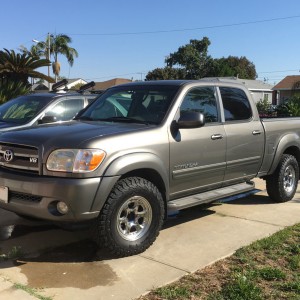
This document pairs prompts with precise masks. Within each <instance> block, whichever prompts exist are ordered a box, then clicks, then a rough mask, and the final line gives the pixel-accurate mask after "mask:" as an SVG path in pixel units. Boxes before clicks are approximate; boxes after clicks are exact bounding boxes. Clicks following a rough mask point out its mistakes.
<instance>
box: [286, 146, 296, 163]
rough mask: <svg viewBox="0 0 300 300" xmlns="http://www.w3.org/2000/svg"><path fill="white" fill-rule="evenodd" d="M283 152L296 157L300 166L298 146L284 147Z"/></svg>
mask: <svg viewBox="0 0 300 300" xmlns="http://www.w3.org/2000/svg"><path fill="white" fill-rule="evenodd" d="M283 154H290V155H293V156H294V157H295V158H296V159H297V162H298V165H299V166H300V150H299V148H298V147H295V146H293V147H289V148H287V149H285V151H284V153H283Z"/></svg>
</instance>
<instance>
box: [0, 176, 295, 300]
mask: <svg viewBox="0 0 300 300" xmlns="http://www.w3.org/2000/svg"><path fill="white" fill-rule="evenodd" d="M256 187H257V188H259V189H261V190H262V191H261V192H259V193H257V194H255V195H251V196H248V197H246V198H244V199H239V200H235V201H232V202H226V203H222V204H213V205H211V206H205V207H201V209H200V208H199V207H196V208H193V209H190V210H186V211H183V212H181V213H180V214H179V216H178V217H177V218H174V219H170V220H168V221H167V222H166V224H165V226H164V228H163V230H162V231H161V233H160V235H159V237H158V239H157V240H156V241H155V243H154V244H153V245H152V246H151V247H150V248H149V249H148V250H147V251H145V252H144V253H142V254H140V255H137V256H132V257H127V258H122V259H108V258H107V254H105V253H102V252H101V251H100V252H98V253H97V255H96V256H93V257H92V259H90V258H89V259H86V255H87V253H88V252H89V251H91V248H90V247H91V245H90V244H88V243H87V244H84V243H85V242H81V244H80V246H79V249H81V252H80V253H79V254H80V255H78V253H77V254H76V255H75V254H74V246H73V247H69V248H68V247H67V246H66V248H57V249H53V250H52V252H51V254H49V255H48V256H41V257H40V258H35V257H32V258H27V259H24V260H23V261H19V262H18V263H19V265H14V264H13V263H12V262H9V261H8V262H5V263H0V278H2V280H0V299H2V298H3V299H6V300H15V299H22V300H23V299H25V300H27V299H37V298H36V297H34V296H30V295H29V294H28V293H26V292H25V291H22V290H20V289H15V288H13V286H12V283H21V284H24V285H28V286H29V287H32V288H43V289H42V290H38V293H39V295H42V296H45V297H50V299H53V300H66V299H72V300H77V299H78V300H79V299H80V300H81V299H91V300H93V299H97V300H99V299H103V300H104V299H105V300H107V299H108V300H109V299H117V300H127V299H128V300H129V299H135V298H137V297H139V296H140V295H142V294H144V293H146V292H147V291H149V290H151V289H153V288H154V287H158V286H162V285H165V284H167V283H170V282H172V281H175V280H177V279H178V278H180V277H182V276H183V275H186V274H188V273H190V272H194V271H196V270H198V269H201V268H203V267H205V266H207V265H209V264H212V263H213V262H215V261H217V260H219V259H221V258H224V257H226V256H229V255H231V254H232V253H234V251H235V250H237V249H238V248H240V247H242V246H244V245H248V244H250V243H251V242H253V241H255V240H257V239H261V238H263V237H266V236H268V235H271V234H273V233H275V232H276V231H278V230H281V229H282V228H284V227H286V226H290V225H293V224H296V223H299V222H300V189H298V191H297V193H296V195H295V197H294V199H293V200H292V201H290V202H287V203H280V204H278V203H272V202H271V201H270V199H269V198H268V197H267V196H266V193H265V191H263V190H264V189H265V185H264V182H263V181H262V180H256ZM57 233H58V232H57ZM47 234H48V233H47V232H45V233H43V237H44V238H46V237H47ZM53 235H55V234H53V232H52V233H51V236H53ZM40 238H42V237H41V236H40ZM16 241H17V238H16ZM35 241H38V240H37V239H36V238H35ZM3 278H9V281H5V280H3Z"/></svg>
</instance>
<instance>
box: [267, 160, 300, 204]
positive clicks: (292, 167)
mask: <svg viewBox="0 0 300 300" xmlns="http://www.w3.org/2000/svg"><path fill="white" fill-rule="evenodd" d="M298 180H299V165H298V162H297V160H296V158H295V157H294V156H293V155H289V154H283V155H282V158H281V160H280V162H279V164H278V166H277V168H276V170H275V172H274V174H272V175H269V176H267V178H266V187H267V192H268V195H269V196H270V198H271V199H272V200H273V201H275V202H287V201H289V200H291V199H292V198H293V197H294V195H295V193H296V190H297V185H298Z"/></svg>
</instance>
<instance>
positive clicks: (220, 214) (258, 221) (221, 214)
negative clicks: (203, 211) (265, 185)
mask: <svg viewBox="0 0 300 300" xmlns="http://www.w3.org/2000/svg"><path fill="white" fill-rule="evenodd" d="M215 214H216V215H218V216H221V217H231V218H235V219H240V220H245V221H252V222H257V223H261V224H265V225H272V226H276V227H280V228H284V227H286V226H284V225H280V224H275V223H270V222H265V221H261V220H255V219H248V218H245V217H238V216H233V215H229V214H224V213H219V212H215Z"/></svg>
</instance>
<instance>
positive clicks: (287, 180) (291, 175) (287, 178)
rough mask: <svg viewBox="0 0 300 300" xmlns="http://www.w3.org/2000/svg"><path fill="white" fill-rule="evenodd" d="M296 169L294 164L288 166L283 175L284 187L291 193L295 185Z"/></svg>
mask: <svg viewBox="0 0 300 300" xmlns="http://www.w3.org/2000/svg"><path fill="white" fill-rule="evenodd" d="M295 177H296V174H295V169H294V168H293V167H292V166H288V167H287V168H286V169H285V171H284V175H283V188H284V190H285V191H286V192H287V193H291V192H292V191H293V189H294V186H295Z"/></svg>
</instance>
